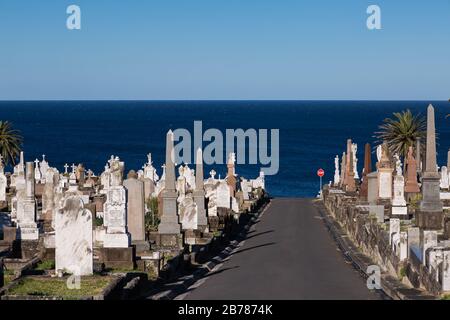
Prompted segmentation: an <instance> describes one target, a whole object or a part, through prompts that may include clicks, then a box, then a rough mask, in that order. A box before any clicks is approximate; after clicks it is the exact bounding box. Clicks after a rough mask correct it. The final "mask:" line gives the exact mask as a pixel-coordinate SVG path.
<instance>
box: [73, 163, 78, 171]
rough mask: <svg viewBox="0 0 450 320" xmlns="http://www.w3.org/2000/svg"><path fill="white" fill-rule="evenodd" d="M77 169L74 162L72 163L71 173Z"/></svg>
mask: <svg viewBox="0 0 450 320" xmlns="http://www.w3.org/2000/svg"><path fill="white" fill-rule="evenodd" d="M76 169H77V166H76V165H75V163H72V173H75V170H76Z"/></svg>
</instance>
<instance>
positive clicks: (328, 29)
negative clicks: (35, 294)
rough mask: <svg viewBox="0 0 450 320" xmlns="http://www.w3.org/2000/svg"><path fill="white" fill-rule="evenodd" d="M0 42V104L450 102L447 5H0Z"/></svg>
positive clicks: (90, 0) (258, 1) (201, 1)
mask: <svg viewBox="0 0 450 320" xmlns="http://www.w3.org/2000/svg"><path fill="white" fill-rule="evenodd" d="M70 4H77V5H79V6H80V7H81V14H82V29H81V30H75V31H70V30H68V29H67V28H66V19H67V16H68V15H67V14H66V8H67V6H68V5H70ZM370 4H377V5H379V6H380V7H381V13H382V30H376V31H370V30H368V29H367V28H366V19H367V16H368V15H367V14H366V9H367V7H368V5H370ZM0 43H1V44H0V99H1V100H14V99H19V100H30V99H143V100H146V99H367V100H390V99H399V100H402V99H406V100H444V99H445V100H446V99H448V98H450V1H449V0H433V1H424V0H417V1H411V0H409V1H407V0H395V1H392V0H386V1H381V0H374V1H365V0H345V1H336V0H309V1H307V0H189V1H186V0H147V1H142V0H127V1H125V0H119V1H113V0H72V1H65V0H45V1H31V0H29V1H23V0H0Z"/></svg>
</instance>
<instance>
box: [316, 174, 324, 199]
mask: <svg viewBox="0 0 450 320" xmlns="http://www.w3.org/2000/svg"><path fill="white" fill-rule="evenodd" d="M317 175H318V176H319V178H320V189H319V195H320V196H322V177H323V176H324V175H325V171H324V170H323V169H322V168H320V169H319V170H317Z"/></svg>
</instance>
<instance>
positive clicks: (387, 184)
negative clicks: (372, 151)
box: [377, 143, 394, 200]
mask: <svg viewBox="0 0 450 320" xmlns="http://www.w3.org/2000/svg"><path fill="white" fill-rule="evenodd" d="M380 153H381V155H380ZM377 157H379V159H378V162H377V171H378V199H379V200H390V199H391V198H392V172H393V171H394V169H393V168H391V161H390V160H389V151H388V146H387V144H386V143H383V145H381V146H378V150H377Z"/></svg>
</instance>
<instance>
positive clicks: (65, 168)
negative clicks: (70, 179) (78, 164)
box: [64, 163, 69, 174]
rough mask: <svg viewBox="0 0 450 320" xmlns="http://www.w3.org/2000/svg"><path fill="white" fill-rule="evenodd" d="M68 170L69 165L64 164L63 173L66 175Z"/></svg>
mask: <svg viewBox="0 0 450 320" xmlns="http://www.w3.org/2000/svg"><path fill="white" fill-rule="evenodd" d="M68 169H69V165H68V164H67V163H66V164H65V165H64V173H65V174H67V173H68Z"/></svg>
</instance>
